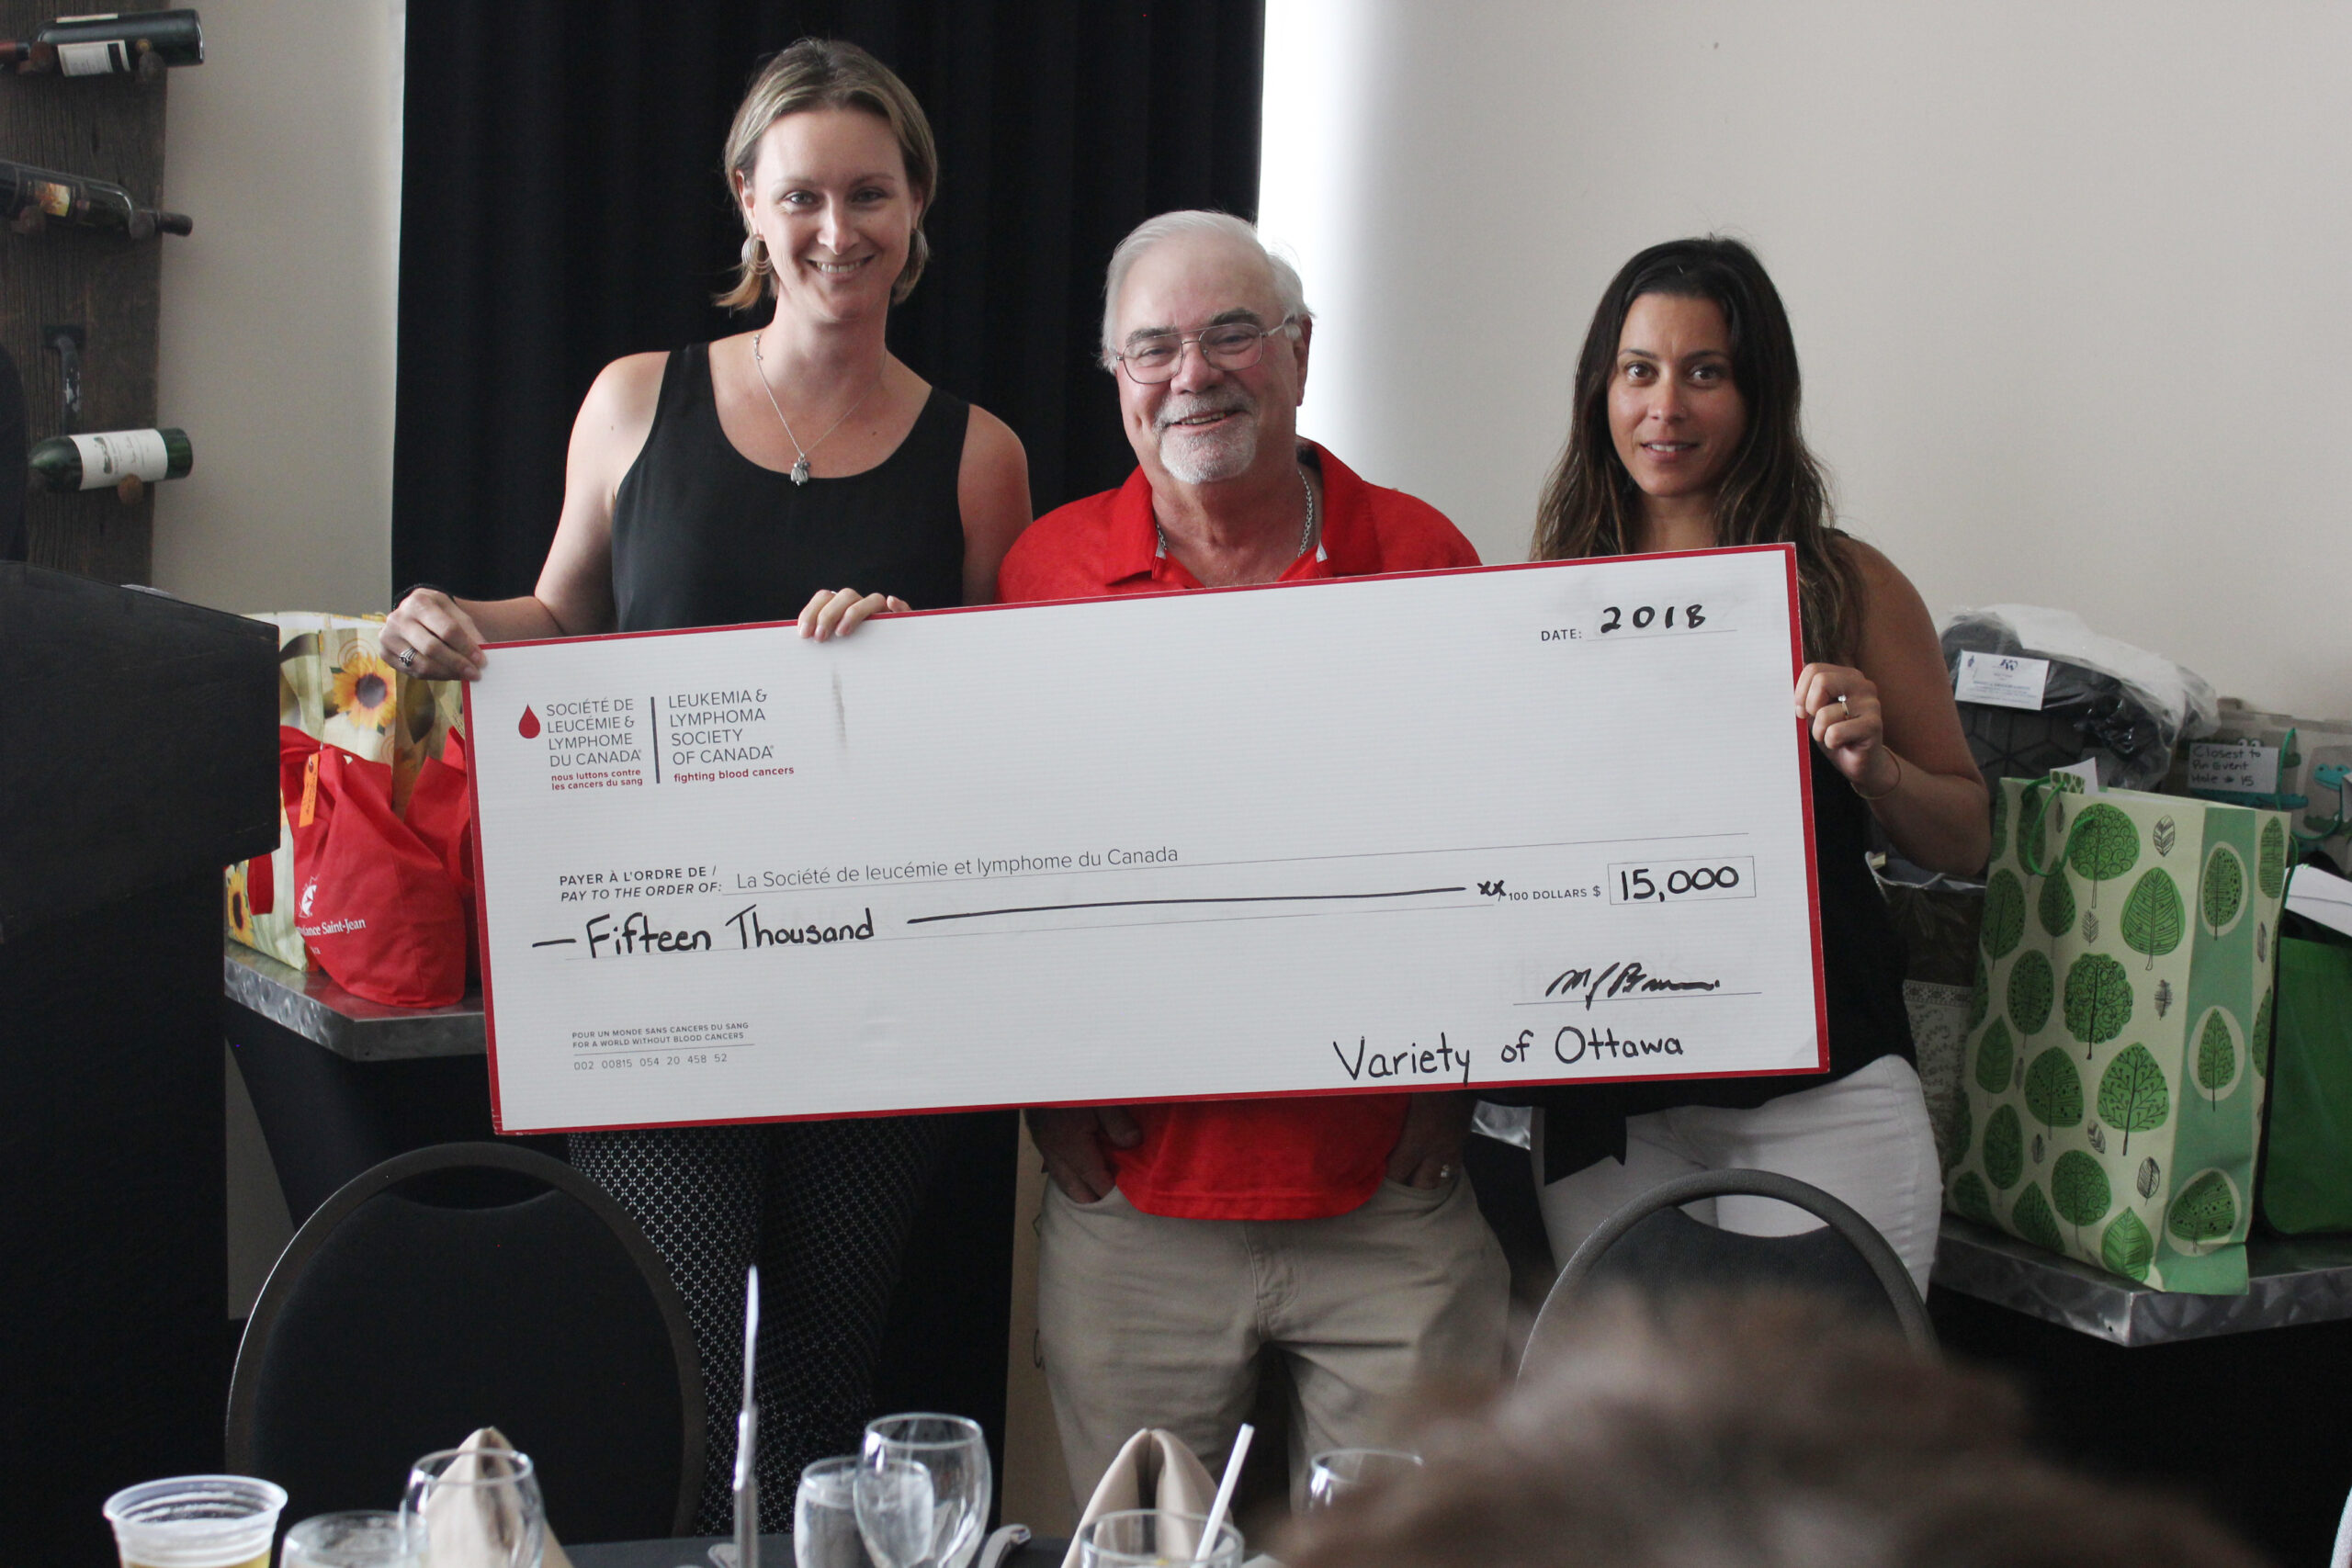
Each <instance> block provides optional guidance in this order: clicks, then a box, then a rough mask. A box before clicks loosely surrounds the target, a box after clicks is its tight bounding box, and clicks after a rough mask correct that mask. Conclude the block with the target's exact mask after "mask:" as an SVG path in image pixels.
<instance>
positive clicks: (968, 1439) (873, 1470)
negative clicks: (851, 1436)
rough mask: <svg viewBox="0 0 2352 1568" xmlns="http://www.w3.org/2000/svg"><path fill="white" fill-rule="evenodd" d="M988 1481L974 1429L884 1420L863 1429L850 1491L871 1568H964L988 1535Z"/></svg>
mask: <svg viewBox="0 0 2352 1568" xmlns="http://www.w3.org/2000/svg"><path fill="white" fill-rule="evenodd" d="M993 1485H994V1477H993V1474H992V1472H990V1470H989V1449H988V1443H987V1442H986V1440H985V1439H983V1438H981V1436H980V1428H979V1426H978V1423H976V1422H972V1421H967V1420H966V1419H965V1418H964V1417H963V1416H932V1415H912V1416H883V1417H882V1418H881V1419H879V1420H877V1421H869V1422H867V1423H866V1424H865V1451H864V1452H862V1453H861V1454H859V1455H858V1466H857V1477H856V1480H855V1482H854V1484H853V1486H852V1497H853V1500H854V1506H855V1508H856V1510H857V1529H858V1534H859V1535H860V1536H861V1537H862V1538H864V1540H865V1550H866V1551H869V1552H872V1553H873V1554H874V1561H875V1562H876V1564H877V1568H966V1565H967V1563H969V1562H971V1561H972V1559H973V1557H975V1556H976V1555H978V1552H979V1550H980V1540H981V1537H982V1536H983V1534H985V1532H986V1530H987V1528H988V1517H989V1496H990V1494H991V1492H992V1490H993Z"/></svg>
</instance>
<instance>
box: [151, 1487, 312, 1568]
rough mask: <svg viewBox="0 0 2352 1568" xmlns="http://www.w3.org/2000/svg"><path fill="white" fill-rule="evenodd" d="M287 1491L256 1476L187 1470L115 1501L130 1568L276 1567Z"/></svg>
mask: <svg viewBox="0 0 2352 1568" xmlns="http://www.w3.org/2000/svg"><path fill="white" fill-rule="evenodd" d="M285 1506H286V1494H285V1492H284V1491H283V1490H282V1489H281V1488H279V1487H276V1486H273V1485H271V1484H270V1483H268V1482H266V1481H256V1480H254V1478H253V1477H251V1476H249V1475H181V1476H175V1477H173V1478H172V1479H171V1480H169V1481H150V1482H147V1483H143V1484H141V1485H138V1486H129V1487H125V1488H124V1489H123V1490H121V1491H119V1492H118V1493H116V1494H115V1495H113V1496H111V1497H109V1498H107V1503H106V1516H107V1523H108V1524H110V1525H112V1526H114V1544H115V1550H116V1551H118V1552H119V1553H120V1554H121V1556H122V1568H269V1547H270V1542H271V1541H272V1540H274V1539H275V1538H276V1537H277V1514H278V1510H279V1509H281V1508H283V1507H285Z"/></svg>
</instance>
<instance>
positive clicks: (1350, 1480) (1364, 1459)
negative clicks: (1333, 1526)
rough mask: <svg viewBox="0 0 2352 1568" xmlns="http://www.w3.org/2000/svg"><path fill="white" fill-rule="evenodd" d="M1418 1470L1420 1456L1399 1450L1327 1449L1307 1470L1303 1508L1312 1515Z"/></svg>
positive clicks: (1318, 1455) (1317, 1456)
mask: <svg viewBox="0 0 2352 1568" xmlns="http://www.w3.org/2000/svg"><path fill="white" fill-rule="evenodd" d="M1420 1468H1421V1456H1420V1455H1419V1454H1416V1453H1407V1452H1405V1451H1403V1450H1399V1449H1329V1450H1325V1451H1324V1452H1322V1453H1319V1454H1317V1455H1316V1456H1315V1458H1314V1460H1313V1461H1311V1462H1310V1463H1309V1464H1308V1466H1307V1471H1306V1506H1307V1510H1308V1511H1309V1512H1310V1513H1311V1512H1314V1511H1315V1510H1317V1509H1320V1508H1328V1507H1329V1506H1332V1505H1333V1504H1335V1503H1337V1502H1339V1501H1340V1498H1342V1497H1352V1496H1355V1495H1358V1494H1359V1493H1363V1492H1369V1491H1372V1490H1373V1489H1374V1488H1376V1487H1380V1486H1385V1485H1387V1484H1389V1483H1392V1482H1395V1481H1399V1480H1402V1479H1403V1478H1404V1477H1406V1476H1408V1475H1410V1474H1411V1473H1412V1472H1415V1471H1417V1470H1419V1469H1420Z"/></svg>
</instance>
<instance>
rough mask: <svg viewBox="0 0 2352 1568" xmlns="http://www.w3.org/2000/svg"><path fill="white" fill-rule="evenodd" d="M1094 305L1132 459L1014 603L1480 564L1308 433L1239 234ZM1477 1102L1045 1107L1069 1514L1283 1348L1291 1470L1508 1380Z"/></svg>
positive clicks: (1073, 520) (1289, 276)
mask: <svg viewBox="0 0 2352 1568" xmlns="http://www.w3.org/2000/svg"><path fill="white" fill-rule="evenodd" d="M1104 298H1105V309H1104V311H1103V364H1104V365H1105V367H1108V368H1109V369H1110V370H1111V371H1112V372H1113V374H1114V376H1115V377H1116V378H1117V381H1118V387H1119V410H1120V415H1121V419H1122V421H1123V423H1125V426H1126V432H1127V439H1128V441H1129V442H1130V443H1131V444H1132V445H1133V446H1134V447H1135V452H1136V465H1137V466H1136V471H1135V472H1134V473H1133V474H1132V475H1130V476H1129V477H1128V479H1127V482H1126V483H1125V485H1123V486H1121V487H1120V488H1119V489H1117V490H1115V491H1105V492H1103V494H1101V495H1095V496H1089V497H1088V498H1086V499H1085V500H1083V501H1076V502H1071V503H1070V504H1069V505H1068V506H1064V507H1062V508H1060V509H1059V510H1057V511H1055V512H1053V513H1048V514H1047V515H1046V516H1045V517H1042V518H1040V519H1038V521H1037V522H1036V523H1035V524H1034V525H1032V526H1031V527H1030V529H1029V531H1028V532H1027V533H1025V534H1024V535H1023V536H1022V537H1021V539H1020V541H1019V542H1018V543H1017V544H1015V545H1014V546H1013V547H1012V553H1011V554H1010V555H1008V556H1007V557H1006V558H1005V560H1004V565H1003V567H1002V569H1001V571H1000V572H999V574H998V578H997V585H998V594H999V597H1000V598H1001V599H1002V600H1004V601H1006V602H1008V603H1012V602H1019V601H1023V600H1039V599H1077V598H1095V597H1101V596H1103V595H1107V594H1120V593H1163V592H1170V591H1174V590H1182V589H1193V588H1222V587H1230V586H1234V585H1237V584H1242V583H1261V582H1293V581H1306V580H1308V579H1311V578H1325V577H1355V576H1362V575H1364V574H1368V573H1373V572H1384V571H1414V570H1429V569H1432V568H1441V567H1457V566H1476V564H1477V563H1478V558H1477V553H1476V551H1475V550H1473V549H1472V548H1471V547H1470V542H1469V541H1468V540H1466V539H1464V537H1463V536H1462V535H1461V533H1460V532H1459V531H1458V530H1457V529H1455V527H1454V526H1453V524H1451V523H1449V522H1447V521H1446V519H1445V517H1444V516H1443V515H1442V513H1439V512H1438V511H1437V510H1436V508H1434V507H1432V506H1430V505H1429V504H1427V503H1426V502H1420V501H1417V500H1415V499H1414V498H1413V497H1411V496H1409V495H1406V494H1403V493H1402V492H1400V491H1393V490H1384V489H1381V488H1380V487H1378V486H1376V485H1371V484H1366V483H1365V482H1364V481H1363V479H1359V478H1357V477H1356V475H1355V474H1354V473H1353V472H1352V471H1351V469H1349V468H1347V466H1346V465H1344V464H1343V463H1341V462H1340V460H1339V459H1338V458H1337V457H1333V456H1331V454H1329V452H1326V451H1324V450H1323V449H1322V448H1321V447H1319V446H1316V445H1315V444H1314V443H1312V442H1306V441H1301V440H1300V439H1299V438H1298V435H1297V412H1298V405H1299V400H1300V399H1301V397H1302V396H1303V394H1304V391H1305V389H1306V360H1307V348H1308V345H1309V344H1310V342H1311V340H1312V337H1313V333H1314V320H1313V318H1312V317H1311V316H1310V315H1309V314H1308V312H1307V310H1306V300H1305V299H1304V298H1303V297H1302V295H1301V292H1300V288H1299V281H1298V275H1297V274H1296V273H1295V271H1294V270H1293V269H1292V268H1291V267H1290V266H1289V265H1288V264H1287V263H1285V262H1283V260H1282V259H1281V258H1279V257H1277V256H1275V255H1273V254H1271V253H1270V252H1269V251H1268V250H1267V249H1266V247H1265V245H1264V243H1263V242H1262V241H1261V240H1260V238H1259V237H1258V233H1257V231H1256V230H1255V229H1253V228H1252V227H1251V226H1250V225H1249V224H1247V223H1245V222H1243V221H1241V220H1239V219H1236V218H1229V217H1227V216H1225V215H1223V214H1221V213H1211V212H1171V213H1167V214H1164V215H1163V216H1161V217H1159V218H1155V219H1152V220H1149V221H1148V222H1147V223H1145V224H1143V225H1142V226H1141V227H1140V228H1138V229H1137V230H1136V231H1135V232H1134V233H1132V234H1130V235H1129V236H1127V238H1126V240H1125V242H1123V243H1121V244H1120V246H1119V248H1118V250H1117V252H1116V253H1115V254H1114V255H1113V256H1112V259H1111V269H1110V278H1109V284H1108V288H1106V290H1105V296H1104ZM1267 678H1268V679H1270V680H1279V679H1281V672H1280V671H1268V672H1267ZM1237 784H1243V789H1242V790H1239V791H1237V794H1236V796H1235V799H1234V802H1233V807H1234V809H1235V810H1237V811H1246V810H1247V809H1248V808H1249V802H1248V797H1247V795H1246V782H1245V781H1237ZM1201 983H1202V984H1204V985H1215V984H1216V976H1213V975H1211V976H1202V977H1201ZM1302 983H1303V984H1306V985H1312V984H1313V980H1312V978H1311V977H1307V978H1305V979H1303V981H1302ZM1470 1098H1471V1097H1470V1096H1468V1095H1466V1094H1419V1095H1409V1096H1408V1095H1402V1094H1388V1095H1351V1096H1334V1097H1314V1098H1301V1099H1289V1100H1204V1101H1196V1102H1189V1103H1182V1104H1158V1105H1139V1106H1136V1107H1133V1108H1131V1109H1125V1110H1121V1109H1117V1108H1104V1109H1088V1110H1033V1111H1030V1112H1029V1125H1030V1130H1031V1133H1032V1134H1033V1135H1034V1136H1035V1139H1036V1141H1037V1146H1038V1148H1039V1149H1040V1150H1041V1151H1042V1152H1043V1153H1044V1155H1045V1157H1046V1170H1047V1171H1048V1173H1049V1174H1050V1175H1051V1178H1052V1180H1051V1182H1050V1183H1049V1186H1048V1190H1047V1192H1046V1207H1045V1212H1044V1213H1043V1215H1042V1216H1041V1220H1040V1226H1039V1234H1040V1235H1041V1237H1042V1238H1043V1251H1042V1254H1041V1258H1040V1261H1039V1278H1038V1325H1039V1331H1040V1339H1041V1343H1042V1347H1043V1349H1044V1352H1045V1360H1046V1379H1047V1381H1048V1382H1049V1384H1050V1385H1051V1388H1052V1391H1053V1398H1054V1410H1055V1415H1056V1416H1057V1419H1058V1421H1059V1423H1060V1427H1061V1437H1062V1448H1063V1451H1064V1453H1065V1455H1066V1456H1067V1458H1068V1460H1069V1472H1070V1483H1071V1485H1072V1488H1073V1489H1074V1490H1075V1491H1076V1492H1077V1494H1078V1495H1079V1496H1080V1498H1081V1499H1082V1498H1083V1497H1085V1495H1087V1494H1088V1493H1089V1492H1090V1491H1091V1488H1092V1487H1093V1485H1094V1483H1095V1481H1096V1480H1097V1479H1098V1478H1099V1477H1100V1476H1101V1475H1102V1473H1103V1470H1104V1469H1105V1468H1106V1467H1107V1466H1108V1465H1109V1463H1110V1462H1111V1460H1112V1458H1113V1457H1114V1455H1115V1454H1116V1453H1117V1451H1118V1449H1119V1446H1120V1444H1121V1443H1123V1442H1124V1441H1125V1439H1126V1438H1127V1437H1128V1436H1129V1434H1131V1433H1133V1432H1134V1431H1135V1430H1136V1428H1138V1427H1168V1428H1170V1430H1172V1431H1174V1432H1175V1433H1176V1434H1177V1435H1178V1436H1180V1437H1182V1438H1183V1439H1184V1440H1185V1441H1186V1442H1187V1443H1188V1444H1190V1445H1191V1446H1192V1447H1193V1450H1194V1451H1196V1452H1197V1453H1199V1454H1200V1455H1201V1457H1202V1458H1203V1459H1204V1461H1207V1462H1208V1463H1210V1464H1211V1465H1212V1466H1215V1465H1216V1464H1219V1463H1220V1462H1221V1461H1222V1459H1223V1456H1224V1454H1225V1452H1226V1450H1227V1448H1228V1447H1229V1446H1230V1444H1231V1442H1232V1440H1233V1436H1234V1433H1235V1430H1236V1429H1237V1428H1238V1426H1239V1424H1240V1422H1241V1420H1242V1419H1243V1417H1244V1416H1246V1415H1247V1414H1248V1411H1249V1407H1250V1399H1251V1397H1252V1394H1253V1393H1254V1391H1255V1387H1256V1382H1257V1374H1258V1358H1259V1355H1260V1352H1261V1349H1262V1348H1266V1347H1269V1346H1271V1347H1274V1348H1278V1349H1280V1350H1281V1351H1283V1353H1284V1354H1285V1355H1286V1356H1287V1357H1288V1359H1289V1363H1290V1371H1291V1374H1292V1382H1293V1384H1294V1386H1295V1388H1296V1390H1297V1401H1296V1404H1295V1408H1294V1416H1295V1419H1294V1423H1293V1428H1294V1429H1293V1445H1292V1446H1293V1459H1294V1461H1296V1460H1297V1459H1298V1458H1299V1457H1300V1456H1302V1455H1305V1454H1307V1453H1312V1452H1315V1451H1317V1450H1322V1449H1326V1448H1338V1447H1347V1446H1354V1445H1361V1444H1364V1443H1368V1442H1371V1441H1373V1440H1374V1438H1376V1436H1377V1433H1376V1432H1375V1431H1374V1428H1373V1427H1372V1425H1371V1423H1372V1422H1373V1420H1374V1419H1375V1416H1374V1412H1375V1409H1376V1407H1377V1405H1378V1404H1380V1403H1381V1401H1382V1400H1383V1399H1385V1397H1387V1396H1390V1395H1393V1394H1396V1393H1400V1392H1402V1391H1403V1390H1404V1389H1406V1388H1407V1387H1408V1386H1409V1385H1410V1384H1411V1383H1412V1382H1414V1381H1415V1380H1416V1379H1418V1378H1420V1377H1422V1376H1425V1375H1429V1374H1431V1373H1443V1372H1453V1373H1467V1374H1470V1375H1473V1376H1484V1375H1491V1374H1493V1373H1494V1372H1496V1371H1498V1370H1499V1367H1500V1363H1501V1358H1502V1351H1503V1314H1504V1300H1505V1295H1506V1292H1507V1288H1508V1275H1507V1269H1506V1268H1505V1265H1504V1262H1503V1258H1502V1253H1501V1249H1500V1248H1499V1247H1498V1246H1497V1245H1496V1243H1495V1239H1494V1236H1493V1235H1492V1233H1490V1232H1489V1231H1488V1230H1487V1224H1486V1222H1485V1220H1484V1219H1483V1218H1482V1217H1481V1216H1480V1215H1479V1213H1478V1208H1477V1203H1476V1200H1475V1198H1474V1197H1473V1195H1472V1194H1471V1191H1470V1188H1469V1183H1468V1182H1467V1180H1466V1179H1464V1177H1463V1174H1462V1169H1461V1149H1462V1141H1463V1137H1464V1133H1465V1132H1466V1130H1467V1128H1468V1124H1469V1119H1470Z"/></svg>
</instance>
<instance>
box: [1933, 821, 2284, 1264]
mask: <svg viewBox="0 0 2352 1568" xmlns="http://www.w3.org/2000/svg"><path fill="white" fill-rule="evenodd" d="M2078 789H2079V784H2078V783H2077V781H2075V780H2074V779H2071V778H2065V777H2063V776H2060V777H2053V778H2050V779H2030V780H2029V779H2003V780H2001V781H1999V782H1998V783H1997V784H1996V785H1995V786H1994V795H1993V861H1992V869H1991V873H1990V875H1989V876H1988V878H1987V880H1986V883H1985V925H1984V931H1983V934H1982V936H1981V937H1980V939H1979V951H1978V959H1977V965H1976V985H1975V990H1974V996H1973V1000H1972V1001H1971V1003H1970V1008H1969V1013H1970V1024H1969V1034H1968V1044H1967V1050H1966V1055H1965V1056H1964V1058H1963V1066H1962V1092H1963V1094H1964V1096H1965V1103H1964V1105H1963V1106H1962V1112H1963V1114H1962V1124H1963V1133H1962V1137H1961V1138H1960V1139H1959V1140H1958V1141H1959V1143H1960V1144H1961V1145H1962V1155H1961V1157H1960V1160H1959V1162H1958V1163H1957V1164H1955V1165H1954V1166H1952V1168H1951V1169H1950V1170H1949V1171H1948V1172H1946V1173H1945V1178H1944V1180H1945V1188H1944V1199H1945V1203H1946V1206H1948V1207H1949V1208H1951V1210H1952V1211H1953V1212H1954V1213H1960V1214H1964V1215H1966V1216H1967V1217H1968V1218H1970V1219H1973V1220H1976V1221H1979V1222H1981V1223H1984V1224H1993V1225H1998V1226H1999V1227H2000V1228H2001V1229H2003V1230H2005V1231H2007V1232H2008V1233H2009V1234H2010V1235H2016V1236H2019V1237H2021V1238H2023V1239H2024V1240H2027V1241H2030V1242H2032V1243H2033V1244H2034V1245H2036V1246H2038V1247H2047V1248H2049V1249H2050V1250H2051V1251H2052V1252H2061V1253H2064V1254H2065V1255H2066V1256H2067V1257H2069V1258H2078V1259H2080V1260H2081V1261H2083V1262H2085V1263H2089V1264H2092V1265H2095V1266H2097V1267H2098V1268H2102V1269H2108V1270H2109V1271H2111V1272H2113V1273H2117V1274H2124V1275H2129V1276H2130V1277H2131V1278H2132V1279H2134V1280H2143V1281H2145V1282H2146V1283H2148V1284H2151V1285H2155V1286H2158V1287H2159V1288H2161V1289H2164V1290H2168V1291H2193V1292H2198V1293H2199V1294H2204V1295H2232V1294H2235V1293H2237V1292H2242V1291H2244V1290H2245V1281H2246V1272H2245V1234H2246V1224H2247V1222H2248V1219H2249V1217H2250V1214H2249V1210H2250V1209H2251V1206H2252V1202H2251V1201H2252V1199H2253V1195H2254V1164H2255V1150H2256V1144H2257V1143H2258V1141H2259V1140H2260V1137H2261V1126H2262V1096H2263V1088H2264V1075H2265V1074H2266V1073H2267V1071H2268V1066H2269V1065H2268V1061H2267V1053H2268V1047H2269V1041H2270V1008H2271V999H2270V998H2271V974H2272V969H2273V967H2274V965H2273V962H2272V961H2273V957H2274V954H2275V949H2276V947H2277V943H2278V911H2279V907H2280V904H2281V902H2282V900H2283V898H2284V896H2285V890H2286V874H2287V865H2288V855H2289V850H2290V842H2291V840H2290V838H2289V835H2288V830H2287V814H2286V813H2284V812H2280V811H2257V810H2254V809H2251V808H2249V807H2241V806H2221V805H2211V804H2208V803H2206V802H2204V801H2199V800H2192V799H2187V798H2184V797H2181V796H2178V795H2143V794H2140V793H2138V792H2135V791H2128V790H2109V791H2107V792H2105V793H2103V794H2098V795H2084V794H2080V793H2075V791H2076V790H2078Z"/></svg>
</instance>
